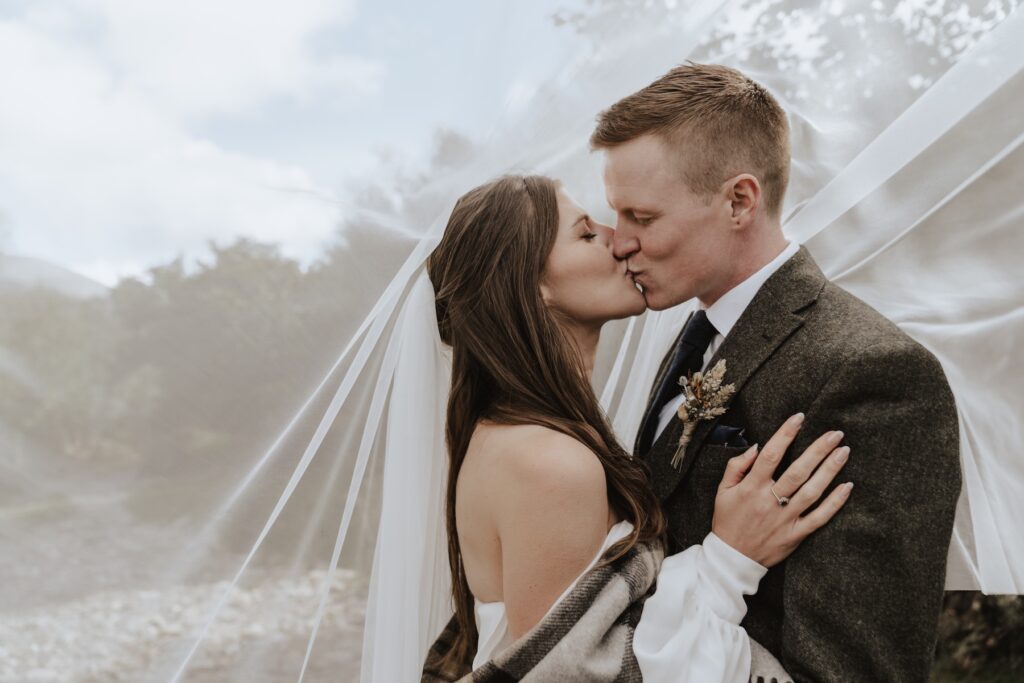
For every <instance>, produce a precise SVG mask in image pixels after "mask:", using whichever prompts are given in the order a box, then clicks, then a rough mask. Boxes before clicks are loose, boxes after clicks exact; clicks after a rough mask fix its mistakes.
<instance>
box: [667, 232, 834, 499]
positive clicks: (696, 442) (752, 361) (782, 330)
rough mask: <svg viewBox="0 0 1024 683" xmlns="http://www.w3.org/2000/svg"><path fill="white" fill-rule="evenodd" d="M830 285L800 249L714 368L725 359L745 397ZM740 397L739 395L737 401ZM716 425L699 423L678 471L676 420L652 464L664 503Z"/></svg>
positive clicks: (762, 292)
mask: <svg viewBox="0 0 1024 683" xmlns="http://www.w3.org/2000/svg"><path fill="white" fill-rule="evenodd" d="M827 282H828V280H827V279H826V278H825V275H824V274H823V273H822V272H821V269H820V268H818V265H817V264H816V263H815V262H814V259H813V258H811V255H810V253H809V252H808V251H807V248H806V247H803V246H801V247H800V251H798V252H797V253H796V255H794V256H793V258H791V259H790V260H788V261H786V262H785V263H784V264H782V266H781V267H780V268H779V269H778V270H777V271H775V273H773V274H772V276H771V277H770V278H768V280H767V281H765V283H764V285H762V286H761V289H759V290H758V292H757V294H756V295H755V296H754V298H753V300H751V302H750V304H749V305H748V306H747V308H746V309H745V310H744V311H743V314H742V315H741V316H740V318H739V320H738V321H736V325H735V326H734V327H733V328H732V330H731V331H730V332H729V335H728V336H727V337H726V338H725V340H724V341H723V342H722V344H721V346H719V347H718V350H717V351H716V352H715V355H714V356H713V357H712V358H711V362H710V364H709V366H708V367H713V366H714V365H715V363H717V362H718V361H719V360H720V359H723V358H724V359H725V361H726V373H725V382H726V383H732V384H735V385H736V393H737V394H739V392H741V391H742V390H743V386H744V385H745V384H746V383H747V380H749V379H750V378H751V376H752V375H753V374H754V373H755V372H756V371H757V369H758V368H760V367H761V366H762V365H763V364H764V363H765V361H767V360H768V359H769V358H770V357H771V356H772V354H774V353H775V351H776V349H778V348H779V346H780V345H781V344H782V342H784V341H786V339H788V338H789V336H790V335H791V334H793V333H794V332H795V331H796V330H797V329H799V328H800V326H801V325H803V322H804V318H805V317H806V316H807V313H808V310H809V309H810V307H811V306H813V304H814V303H815V301H816V300H817V298H818V295H819V294H820V293H821V290H822V288H824V286H825V284H826V283H827ZM663 370H664V368H663ZM736 398H737V397H736V396H733V401H735V400H736ZM715 422H716V421H713V420H711V421H703V422H700V423H698V424H697V427H696V429H695V430H694V433H693V437H692V438H691V439H690V443H689V444H688V445H687V447H686V453H685V454H684V457H683V461H682V463H681V464H680V467H679V469H678V470H677V469H676V468H674V467H672V465H671V461H672V456H673V455H674V454H675V451H676V445H677V444H678V443H679V437H680V435H681V434H682V422H681V421H680V420H679V419H678V418H676V419H673V420H672V422H671V423H669V425H668V426H667V427H666V428H665V431H664V432H662V433H661V435H660V436H659V438H658V439H657V440H655V442H654V445H653V446H652V447H651V452H650V455H649V456H648V457H647V462H648V465H649V466H650V468H651V475H652V477H651V478H652V483H653V484H654V488H655V491H656V492H657V494H658V496H659V497H660V498H661V499H662V500H663V501H664V500H665V499H666V498H667V497H668V496H669V495H671V494H672V492H673V491H675V489H676V487H677V486H678V485H679V482H680V481H681V480H682V478H683V477H684V476H686V474H687V473H688V472H689V470H690V467H692V466H693V462H694V461H695V460H696V457H697V454H698V453H699V451H700V449H701V447H702V446H703V444H704V441H705V440H706V439H707V437H708V435H709V434H710V433H711V431H712V429H713V427H714V426H715Z"/></svg>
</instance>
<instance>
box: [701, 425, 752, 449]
mask: <svg viewBox="0 0 1024 683" xmlns="http://www.w3.org/2000/svg"><path fill="white" fill-rule="evenodd" d="M743 432H744V429H743V428H742V427H730V426H729V425H723V424H719V425H715V428H714V429H713V430H712V431H711V434H710V435H708V441H707V442H708V443H709V444H711V445H713V446H735V447H737V448H745V447H747V446H749V445H750V444H748V443H747V440H746V439H745V438H744V437H743Z"/></svg>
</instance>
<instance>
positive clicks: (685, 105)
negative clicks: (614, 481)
mask: <svg viewBox="0 0 1024 683" xmlns="http://www.w3.org/2000/svg"><path fill="white" fill-rule="evenodd" d="M591 144H592V145H593V146H594V147H595V148H597V149H602V150H605V152H606V161H605V171H604V180H605V190H606V195H607V199H608V202H609V204H610V205H611V207H612V208H613V209H614V210H615V212H616V214H617V225H616V230H615V236H614V248H615V253H616V256H617V257H619V258H621V259H626V260H627V263H628V267H629V270H630V271H631V272H632V274H633V277H634V279H635V281H636V282H637V283H638V284H639V285H640V286H641V287H642V289H643V291H644V296H645V298H646V300H647V305H648V307H649V308H651V309H653V310H663V309H666V308H670V307H672V306H676V305H678V304H681V303H683V302H686V301H689V300H690V299H693V298H696V299H697V301H698V304H699V306H698V310H697V312H696V313H694V314H693V315H692V316H691V317H690V318H689V319H688V320H687V322H686V325H685V327H684V328H683V331H682V333H681V334H680V335H679V338H678V339H677V340H676V342H675V344H674V345H673V348H672V349H670V350H669V352H668V354H667V355H666V356H665V359H664V361H663V362H662V365H661V369H660V370H659V373H658V377H657V379H656V380H655V383H654V387H653V388H652V391H651V398H650V403H649V404H648V407H647V411H646V415H645V418H644V421H643V423H642V424H641V428H640V433H639V435H638V437H637V442H636V445H635V449H634V450H635V453H636V455H637V456H638V457H640V458H642V459H643V460H644V461H645V462H646V463H647V464H648V465H649V467H650V469H651V474H652V480H653V484H654V487H655V489H656V490H657V491H658V494H659V496H660V498H661V500H662V503H663V506H664V508H665V512H666V514H667V516H668V520H669V536H670V547H669V552H678V551H680V550H682V549H684V548H687V547H688V546H691V545H693V544H695V543H700V542H701V540H702V539H703V538H704V536H705V535H706V534H707V533H708V532H709V531H710V530H711V518H712V513H713V510H714V501H715V494H716V492H717V489H718V483H719V481H720V480H721V478H722V474H723V472H724V470H725V466H726V462H727V461H728V460H729V458H730V457H732V456H735V455H737V454H739V453H742V452H744V450H745V448H746V444H747V443H748V442H749V443H751V444H753V443H755V442H757V443H761V444H764V443H765V442H766V441H767V440H768V438H769V437H770V436H771V435H772V434H773V433H774V432H775V430H776V429H777V428H778V427H779V426H781V425H782V423H783V422H784V421H785V420H786V418H788V417H789V416H791V415H793V414H795V413H798V412H804V413H806V421H805V423H804V426H803V428H802V431H801V435H800V437H799V438H798V439H797V441H796V442H795V443H794V444H793V447H792V449H791V450H790V452H789V453H787V455H786V456H785V457H784V458H783V459H782V461H781V462H780V463H779V464H780V467H779V468H778V469H777V470H776V473H777V474H780V473H781V472H782V471H784V470H785V468H786V466H788V465H789V463H790V462H791V461H792V460H793V459H794V458H795V457H796V456H798V455H799V454H800V453H801V452H802V451H803V449H804V448H806V447H807V446H808V445H809V444H810V443H811V441H813V440H814V439H815V438H816V437H817V436H819V435H821V434H823V433H824V432H826V431H830V430H841V431H842V432H843V434H844V437H843V443H844V444H846V445H847V446H849V447H850V449H851V452H850V456H849V461H848V463H847V464H846V467H845V469H844V470H843V471H842V473H841V474H840V476H839V477H838V478H837V481H836V482H834V484H835V485H838V484H839V483H841V482H842V481H853V482H854V483H855V488H854V491H853V494H852V497H851V499H850V501H849V502H848V503H847V505H846V507H845V508H844V509H843V510H842V511H841V512H840V513H839V514H838V515H837V516H836V518H835V519H834V520H833V521H832V522H831V523H830V524H828V525H826V526H825V527H824V528H823V529H821V530H820V531H818V532H817V533H815V534H813V535H811V537H810V538H808V539H807V540H806V541H805V542H804V543H803V545H802V546H801V547H799V548H798V549H797V550H796V552H794V553H793V554H792V555H791V556H790V557H789V559H788V560H786V561H785V562H783V563H782V564H780V565H778V566H776V567H773V568H772V569H771V570H770V571H769V572H768V574H767V576H766V577H765V578H764V580H763V581H762V582H761V587H760V590H759V591H758V593H757V595H755V596H752V597H750V598H748V600H747V605H748V611H747V615H746V618H745V620H744V622H743V626H744V627H745V628H746V630H747V632H748V634H749V635H750V636H751V637H752V638H753V639H755V640H756V641H758V642H759V643H761V644H762V645H764V646H765V647H766V648H767V649H768V650H769V651H770V652H771V653H772V654H774V655H775V656H776V657H777V658H778V659H779V660H780V661H781V662H782V664H783V665H784V666H785V668H786V669H787V670H788V672H789V673H790V675H792V676H793V677H794V679H795V680H796V681H901V682H904V683H906V682H908V681H927V680H928V678H929V670H930V667H931V662H932V657H933V652H934V647H935V638H936V626H937V622H938V617H939V611H940V608H941V605H942V596H943V586H944V580H945V566H946V554H947V550H948V547H949V542H950V536H951V534H952V528H953V517H954V512H955V508H956V503H957V498H958V495H959V492H960V465H959V436H958V426H957V414H956V407H955V404H954V401H953V396H952V394H951V392H950V389H949V385H948V383H947V382H946V378H945V375H944V374H943V371H942V367H941V366H940V364H939V363H938V361H937V360H936V359H935V357H934V356H932V354H931V353H929V352H928V351H927V350H925V349H924V348H923V347H922V346H920V345H919V344H918V343H916V342H915V341H914V340H912V339H911V338H910V337H908V336H907V335H906V334H904V333H903V332H901V331H900V330H899V328H897V327H896V326H895V325H894V324H893V323H892V322H890V321H889V320H887V319H886V318H884V317H882V315H880V314H879V313H878V312H877V311H875V310H874V309H872V308H871V307H869V306H868V305H867V304H865V303H864V302H862V301H860V300H859V299H857V298H856V297H854V296H853V295H851V294H849V293H848V292H846V291H844V290H843V289H841V288H839V287H838V286H836V285H834V284H832V283H831V282H830V281H829V280H828V279H826V278H825V276H824V275H823V274H822V272H821V270H820V269H819V268H818V266H817V264H816V263H815V261H814V259H813V258H812V257H811V254H810V253H809V252H808V251H807V248H806V247H802V246H799V245H797V244H795V243H793V242H787V240H786V238H785V237H784V236H783V233H782V229H781V227H780V213H781V208H782V200H783V196H784V194H785V191H786V184H787V182H788V177H789V161H790V157H789V130H788V125H787V122H786V116H785V113H784V112H783V111H782V109H781V108H780V107H779V104H778V103H777V102H776V101H775V99H774V98H773V97H772V96H771V95H770V94H769V93H768V92H767V91H766V90H765V89H764V88H762V87H761V86H760V85H758V84H757V83H755V82H753V81H752V80H750V79H749V78H747V77H745V76H744V75H743V74H741V73H739V72H738V71H735V70H733V69H730V68H727V67H724V66H714V65H698V64H688V65H685V66H680V67H677V68H675V69H673V70H672V71H670V72H668V73H667V74H665V75H664V76H662V77H661V78H659V79H658V80H657V81H655V82H654V83H652V84H650V85H649V86H647V87H646V88H643V89H642V90H640V91H638V92H636V93H634V94H632V95H630V96H628V97H626V98H624V99H622V100H620V101H619V102H617V103H615V104H614V105H613V106H612V107H611V108H609V109H608V110H606V111H604V112H602V113H601V114H600V115H599V117H598V124H597V128H596V129H595V131H594V133H593V135H592V137H591ZM719 360H725V361H726V365H727V372H726V378H725V379H726V381H727V382H731V383H734V384H735V386H736V388H737V393H736V394H735V396H733V398H732V400H731V401H730V404H729V407H728V411H727V412H726V413H725V415H723V416H722V417H720V418H718V419H717V420H716V421H705V422H699V423H698V425H697V427H696V429H695V431H694V432H693V434H692V438H691V439H690V441H689V443H688V444H687V446H686V448H685V449H684V452H683V459H682V461H681V463H680V464H679V466H678V467H674V466H673V465H672V464H671V461H672V459H673V454H674V453H675V452H676V448H677V446H678V444H679V441H680V436H681V434H682V431H683V423H682V422H681V420H680V419H679V417H678V416H677V409H678V407H679V405H680V403H681V402H682V400H683V399H682V396H681V395H680V394H679V387H678V385H677V381H678V379H679V377H680V376H682V375H685V374H687V373H688V372H692V371H696V370H700V369H702V368H703V369H706V368H709V367H711V366H713V365H714V364H716V363H717V362H718V361H719ZM762 457H765V456H762ZM781 484H782V482H779V484H777V485H776V487H775V490H774V491H771V490H768V489H766V490H765V491H764V496H766V497H768V500H770V501H771V503H772V504H778V502H777V497H784V496H788V495H791V494H792V493H793V492H792V491H788V490H780V489H782V488H784V487H782V486H781ZM827 493H828V492H826V494H825V495H827ZM823 497H824V496H823Z"/></svg>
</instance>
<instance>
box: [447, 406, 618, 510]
mask: <svg viewBox="0 0 1024 683" xmlns="http://www.w3.org/2000/svg"><path fill="white" fill-rule="evenodd" d="M471 456H473V459H474V460H475V461H476V465H477V466H478V467H482V468H485V469H486V472H487V476H486V478H487V479H489V480H491V481H492V482H494V483H496V484H498V486H499V488H501V489H502V490H505V491H507V492H509V493H515V489H519V488H520V487H525V488H526V489H527V490H528V491H534V492H552V493H560V494H566V493H576V494H578V495H590V494H595V493H600V494H601V495H602V496H603V495H604V494H605V476H604V468H603V467H602V466H601V461H600V460H598V458H597V455H596V454H595V453H594V452H593V451H592V450H590V448H588V447H587V446H586V445H584V444H583V443H581V442H580V441H577V440H576V439H575V438H573V437H571V436H569V435H567V434H563V433H562V432H559V431H557V430H554V429H550V428H548V427H543V426H540V425H496V424H491V423H481V424H480V425H478V426H477V429H476V432H475V433H474V435H473V440H472V442H471V443H470V453H467V464H469V462H468V461H469V459H470V457H471ZM509 489H512V490H509Z"/></svg>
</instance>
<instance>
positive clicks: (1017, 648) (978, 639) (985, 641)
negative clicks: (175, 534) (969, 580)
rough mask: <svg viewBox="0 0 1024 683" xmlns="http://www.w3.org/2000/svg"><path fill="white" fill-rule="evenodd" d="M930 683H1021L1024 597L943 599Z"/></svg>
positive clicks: (960, 594)
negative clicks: (1019, 682)
mask: <svg viewBox="0 0 1024 683" xmlns="http://www.w3.org/2000/svg"><path fill="white" fill-rule="evenodd" d="M932 680H933V681H936V682H939V681H941V682H945V681H987V682H990V683H997V682H999V683H1001V682H1003V681H1006V682H1009V681H1020V680H1024V597H1022V596H1016V595H984V594H982V593H977V592H974V591H956V592H950V593H947V594H946V600H945V605H944V609H943V611H942V618H941V620H940V622H939V644H938V648H937V650H936V665H935V670H934V671H933V673H932Z"/></svg>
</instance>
